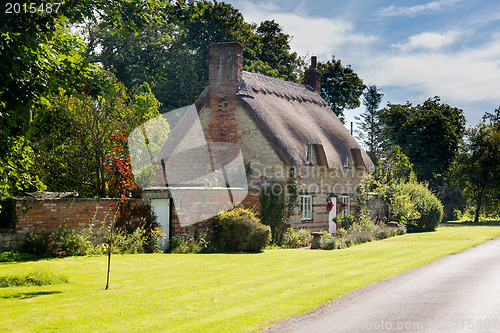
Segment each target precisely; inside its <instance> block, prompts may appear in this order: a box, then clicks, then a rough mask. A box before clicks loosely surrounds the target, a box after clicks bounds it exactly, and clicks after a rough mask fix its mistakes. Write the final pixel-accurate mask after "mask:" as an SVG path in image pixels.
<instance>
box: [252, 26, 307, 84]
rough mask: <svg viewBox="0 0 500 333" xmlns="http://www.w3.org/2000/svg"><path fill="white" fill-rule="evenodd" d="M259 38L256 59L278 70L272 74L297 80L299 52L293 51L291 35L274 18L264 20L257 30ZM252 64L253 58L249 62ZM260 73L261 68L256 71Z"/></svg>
mask: <svg viewBox="0 0 500 333" xmlns="http://www.w3.org/2000/svg"><path fill="white" fill-rule="evenodd" d="M255 33H256V35H257V36H258V37H259V39H258V42H259V44H258V51H257V57H256V59H255V60H256V61H261V62H263V63H264V64H267V65H268V66H269V67H270V68H272V69H274V70H276V72H277V73H276V74H274V75H271V76H274V77H277V78H280V79H283V80H287V81H294V82H295V81H297V79H298V73H297V67H298V61H299V59H298V57H297V53H295V52H291V48H290V41H291V37H290V35H288V34H286V33H284V32H283V29H282V27H281V26H280V25H279V24H278V23H276V22H275V21H274V20H271V21H264V22H262V23H261V24H260V25H259V27H258V28H257V29H256V31H255ZM248 65H249V66H252V60H250V61H249V62H248ZM256 72H257V73H259V70H257V71H256Z"/></svg>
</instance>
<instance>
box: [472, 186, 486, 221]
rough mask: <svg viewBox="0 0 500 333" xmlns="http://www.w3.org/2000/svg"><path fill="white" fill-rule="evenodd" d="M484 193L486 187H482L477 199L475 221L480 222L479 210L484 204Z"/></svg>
mask: <svg viewBox="0 0 500 333" xmlns="http://www.w3.org/2000/svg"><path fill="white" fill-rule="evenodd" d="M483 195H484V188H482V189H481V190H480V191H479V193H478V195H477V199H476V213H475V214H474V223H478V222H479V212H480V211H481V206H482V205H483Z"/></svg>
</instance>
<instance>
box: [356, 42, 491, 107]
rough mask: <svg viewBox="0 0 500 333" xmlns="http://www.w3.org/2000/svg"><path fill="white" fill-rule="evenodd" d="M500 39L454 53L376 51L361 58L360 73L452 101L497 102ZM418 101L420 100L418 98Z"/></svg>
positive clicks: (373, 80) (372, 79)
mask: <svg viewBox="0 0 500 333" xmlns="http://www.w3.org/2000/svg"><path fill="white" fill-rule="evenodd" d="M498 59H500V40H499V39H497V40H494V41H492V42H491V43H489V44H487V45H484V46H483V47H480V48H476V49H473V50H472V49H467V50H463V51H460V52H456V53H453V54H452V53H437V52H433V51H430V52H420V53H414V54H405V53H401V54H395V55H391V54H379V55H378V56H377V57H374V58H373V59H372V60H371V61H370V60H367V59H365V60H361V59H360V61H361V62H362V63H363V64H364V65H363V67H362V72H363V75H364V76H362V77H366V78H369V80H370V82H377V85H379V86H392V87H394V86H397V87H405V88H410V89H415V90H417V91H420V92H421V93H422V94H423V95H425V96H426V98H428V97H432V96H435V95H439V96H441V97H443V98H445V99H447V100H449V101H453V102H454V103H455V104H457V105H460V103H473V102H484V101H487V102H490V103H494V104H495V103H496V104H500V99H499V98H498V91H500V80H498V78H499V77H500V61H499V60H498ZM420 102H421V101H420Z"/></svg>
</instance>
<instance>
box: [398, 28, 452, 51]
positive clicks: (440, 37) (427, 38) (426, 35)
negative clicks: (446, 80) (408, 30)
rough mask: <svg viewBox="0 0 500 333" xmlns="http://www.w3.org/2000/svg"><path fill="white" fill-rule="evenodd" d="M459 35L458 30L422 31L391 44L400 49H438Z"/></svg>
mask: <svg viewBox="0 0 500 333" xmlns="http://www.w3.org/2000/svg"><path fill="white" fill-rule="evenodd" d="M460 35H461V33H459V32H458V31H448V32H445V33H438V32H423V33H420V34H418V35H413V36H411V37H409V38H408V41H407V42H406V43H402V44H401V43H398V44H392V46H393V47H395V48H398V49H399V50H401V51H412V50H418V49H429V50H439V49H441V48H443V47H444V46H448V45H451V44H453V43H454V42H455V41H456V40H457V38H458V37H460Z"/></svg>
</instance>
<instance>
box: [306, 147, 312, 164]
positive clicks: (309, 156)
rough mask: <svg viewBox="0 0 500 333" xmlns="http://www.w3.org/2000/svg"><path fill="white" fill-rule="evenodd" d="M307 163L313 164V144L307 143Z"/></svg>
mask: <svg viewBox="0 0 500 333" xmlns="http://www.w3.org/2000/svg"><path fill="white" fill-rule="evenodd" d="M306 165H312V144H308V145H307V156H306Z"/></svg>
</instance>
